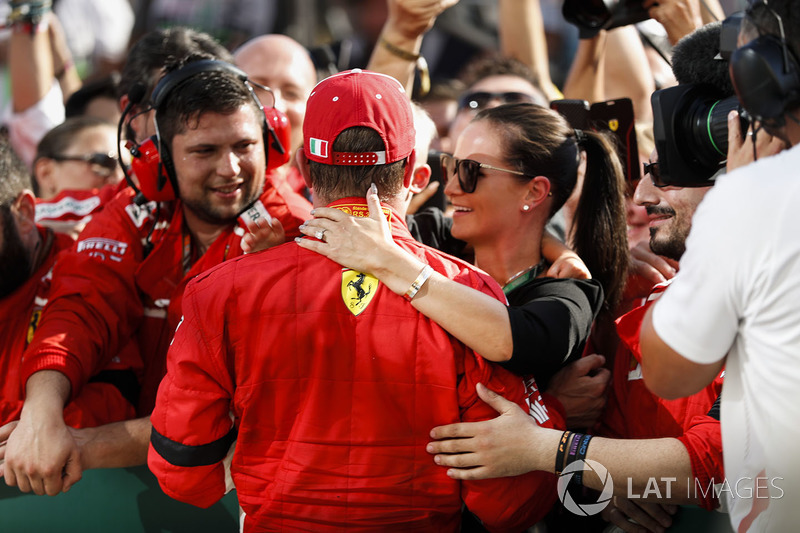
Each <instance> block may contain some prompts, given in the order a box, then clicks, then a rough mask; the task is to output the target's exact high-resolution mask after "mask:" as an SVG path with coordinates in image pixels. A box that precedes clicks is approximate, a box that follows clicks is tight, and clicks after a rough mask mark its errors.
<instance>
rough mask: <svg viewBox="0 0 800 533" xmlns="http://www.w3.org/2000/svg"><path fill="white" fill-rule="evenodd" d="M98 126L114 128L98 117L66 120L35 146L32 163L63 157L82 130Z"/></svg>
mask: <svg viewBox="0 0 800 533" xmlns="http://www.w3.org/2000/svg"><path fill="white" fill-rule="evenodd" d="M99 126H105V127H109V128H112V129H113V128H114V125H113V124H112V123H110V122H108V121H106V120H103V119H102V118H98V117H89V116H80V117H72V118H68V119H67V120H65V121H64V122H62V123H61V124H59V125H58V126H56V127H55V128H53V129H51V130H50V131H48V132H47V133H46V134H45V136H44V137H42V140H41V141H39V144H38V145H36V157H34V159H33V160H34V162H36V161H38V160H39V159H41V158H42V157H51V158H52V157H57V156H59V155H63V154H64V152H66V151H67V149H69V147H70V146H72V143H74V142H75V138H76V137H77V136H78V135H80V133H81V132H82V131H83V130H87V129H91V128H97V127H99Z"/></svg>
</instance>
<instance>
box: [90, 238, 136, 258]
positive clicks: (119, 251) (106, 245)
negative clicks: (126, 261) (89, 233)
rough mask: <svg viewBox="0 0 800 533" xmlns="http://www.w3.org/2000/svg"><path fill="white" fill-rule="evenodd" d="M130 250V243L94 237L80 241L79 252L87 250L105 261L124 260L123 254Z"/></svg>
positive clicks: (91, 254)
mask: <svg viewBox="0 0 800 533" xmlns="http://www.w3.org/2000/svg"><path fill="white" fill-rule="evenodd" d="M127 251H128V243H126V242H120V241H114V240H111V239H103V238H100V237H94V238H90V239H84V240H82V241H79V242H78V253H83V252H87V253H88V254H89V255H90V256H92V257H97V258H99V259H102V260H103V261H105V260H106V259H110V260H112V261H122V256H124V255H125V252H127Z"/></svg>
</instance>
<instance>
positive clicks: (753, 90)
mask: <svg viewBox="0 0 800 533" xmlns="http://www.w3.org/2000/svg"><path fill="white" fill-rule="evenodd" d="M784 56H786V60H787V62H788V67H789V68H788V72H786V71H785V70H786V69H784ZM730 74H731V81H732V82H733V87H734V89H735V90H736V96H737V97H738V98H739V102H741V104H742V107H744V109H745V110H746V111H747V112H748V113H749V114H750V115H751V116H752V117H753V118H755V119H757V120H771V119H772V120H774V119H779V118H781V117H782V116H783V114H784V113H785V112H786V111H787V110H788V109H791V108H792V107H794V106H795V105H797V104H798V103H800V69H799V68H798V65H797V62H796V61H795V59H794V57H792V55H791V53H789V52H788V51H787V54H784V50H783V45H782V44H781V41H780V40H779V39H777V38H775V37H774V36H772V35H762V36H761V37H758V38H757V39H754V40H753V41H751V42H750V43H748V44H746V45H744V46H742V47H740V48H737V49H736V50H735V51H734V52H733V54H732V55H731V61H730Z"/></svg>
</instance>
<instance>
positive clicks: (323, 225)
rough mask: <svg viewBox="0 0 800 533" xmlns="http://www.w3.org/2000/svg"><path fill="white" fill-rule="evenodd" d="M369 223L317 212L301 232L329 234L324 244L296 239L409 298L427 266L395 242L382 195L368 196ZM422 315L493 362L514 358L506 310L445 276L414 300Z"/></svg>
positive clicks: (329, 211) (433, 278)
mask: <svg viewBox="0 0 800 533" xmlns="http://www.w3.org/2000/svg"><path fill="white" fill-rule="evenodd" d="M367 202H368V203H369V207H370V217H369V218H356V217H351V216H349V215H346V214H344V213H342V212H341V211H339V210H338V209H330V208H317V209H315V210H314V211H313V214H314V216H315V218H314V219H312V220H310V221H308V222H306V223H305V224H304V225H303V226H301V227H300V231H301V232H302V233H303V234H305V235H308V236H310V237H313V236H314V235H315V234H316V233H317V232H318V231H320V230H325V234H324V237H325V241H324V242H322V241H318V240H311V239H296V241H297V242H298V244H299V245H300V246H301V247H303V248H307V249H309V250H313V251H315V252H317V253H320V254H322V255H324V256H326V257H328V258H330V259H332V260H333V261H336V262H337V263H339V264H342V265H345V266H347V267H349V268H353V269H355V270H358V271H360V272H368V273H370V274H372V275H373V276H375V277H377V278H378V279H380V280H381V281H382V282H383V283H384V284H385V285H386V286H387V287H388V288H389V289H390V290H391V291H392V292H394V293H396V294H399V295H404V294H405V293H406V291H408V289H409V287H410V286H411V283H412V282H413V281H414V280H415V279H417V276H418V275H419V274H420V272H421V271H422V269H423V267H424V266H425V264H424V263H423V262H422V261H420V260H419V259H417V258H416V257H414V256H412V255H411V254H409V253H406V252H405V251H404V250H403V249H402V248H400V247H399V246H397V245H396V244H395V243H394V241H393V240H392V238H391V230H390V229H389V226H388V224H387V223H386V220H385V218H383V216H382V214H381V213H382V211H381V208H380V200H379V199H378V195H377V194H369V195H368V196H367ZM411 305H413V306H414V307H415V308H416V309H417V310H418V311H419V312H421V313H422V314H424V315H425V316H427V317H428V318H430V319H431V320H433V321H435V322H436V323H437V324H439V325H440V326H441V327H442V328H444V329H445V330H446V331H448V332H449V333H450V334H451V335H453V336H454V337H456V338H457V339H458V340H460V341H461V342H463V343H464V344H466V345H467V346H469V347H470V348H472V349H473V350H474V351H475V352H477V353H479V354H480V355H481V356H483V357H484V358H486V359H488V360H490V361H507V360H508V359H510V358H511V353H512V351H513V342H512V339H511V325H510V323H509V319H508V312H507V310H506V306H505V305H503V304H502V303H501V302H499V301H497V300H495V299H494V298H491V297H490V296H488V295H486V294H483V293H481V292H479V291H476V290H473V289H471V288H470V287H467V286H466V285H462V284H460V283H457V282H455V281H452V280H449V279H447V278H446V277H444V276H442V275H440V274H437V273H435V272H434V273H433V275H431V277H430V278H429V279H428V281H427V282H426V283H425V284H424V285H423V286H422V288H421V289H420V290H419V292H418V293H417V295H416V296H415V297H414V299H413V300H412V301H411Z"/></svg>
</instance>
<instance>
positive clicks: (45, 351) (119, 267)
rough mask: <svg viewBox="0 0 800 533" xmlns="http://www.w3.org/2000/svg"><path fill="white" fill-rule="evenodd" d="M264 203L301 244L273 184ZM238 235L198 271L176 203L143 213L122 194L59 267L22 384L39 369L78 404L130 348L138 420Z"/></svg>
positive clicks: (233, 230)
mask: <svg viewBox="0 0 800 533" xmlns="http://www.w3.org/2000/svg"><path fill="white" fill-rule="evenodd" d="M260 202H261V204H263V207H264V208H266V211H267V212H269V214H270V215H271V216H272V217H273V218H275V219H277V220H279V221H280V222H281V224H283V227H284V230H285V233H286V237H287V238H292V237H295V236H299V235H300V233H299V230H298V227H299V225H300V224H301V223H302V222H303V221H304V220H305V219H306V218H308V216H309V214H308V211H304V212H303V211H301V209H300V208H290V207H289V205H288V204H287V201H286V199H285V197H284V195H283V194H281V193H279V192H278V191H277V190H276V189H275V187H274V186H273V185H272V182H271V180H269V179H267V180H266V183H265V189H264V192H263V194H262V195H261V196H260ZM256 204H258V202H256ZM295 205H302V204H299V203H298V204H295ZM305 205H307V206H310V204H308V203H307V202H306V203H305ZM249 212H250V211H248V213H249ZM262 213H263V212H262ZM255 216H258V215H255ZM262 216H263V215H262ZM240 218H241V217H240ZM242 235H244V229H243V228H242V226H240V225H236V224H231V225H230V226H229V227H227V228H225V229H224V230H223V231H222V233H221V234H220V235H219V237H217V239H216V240H215V241H214V243H213V244H212V245H211V246H210V247H209V248H208V250H207V251H206V252H205V253H204V254H203V255H202V256H201V257H199V258H197V259H196V260H194V261H193V262H192V259H193V258H192V252H191V248H192V247H191V237H190V236H189V232H188V229H187V228H186V227H185V223H184V217H183V209H182V207H181V203H180V200H175V201H172V202H165V203H161V204H156V203H155V202H149V203H146V204H144V205H137V204H136V202H135V201H134V192H133V190H131V189H130V188H128V189H125V190H123V191H122V192H121V193H120V194H119V195H117V196H116V197H115V198H114V199H113V200H111V201H109V202H108V203H107V204H106V205H105V207H104V208H103V209H102V210H101V211H99V212H97V213H95V214H94V215H93V217H92V220H91V221H90V222H89V224H88V225H87V226H86V228H85V229H84V231H83V232H82V233H81V235H80V237H79V238H78V241H77V242H76V245H75V246H74V247H73V248H72V249H70V250H69V251H67V252H65V253H64V256H63V257H62V258H60V260H59V261H58V264H57V265H56V268H55V270H54V275H53V289H52V296H51V301H50V303H49V304H48V306H47V307H46V308H45V310H44V314H43V317H42V321H41V324H40V326H39V329H38V330H37V332H36V335H35V336H34V338H33V341H32V342H31V345H30V346H29V348H28V350H27V351H26V352H25V357H24V361H23V368H22V373H21V379H22V383H25V382H26V381H27V379H28V378H29V377H30V375H31V374H33V373H34V372H37V371H39V370H45V369H50V370H58V371H60V372H62V373H63V374H65V375H66V376H67V377H68V378H69V380H70V382H71V384H72V395H73V398H74V397H75V396H76V395H77V394H78V393H79V392H80V391H81V388H82V387H83V385H84V384H86V383H87V381H88V380H89V379H90V377H91V376H92V375H94V374H96V373H97V372H98V371H99V370H100V369H102V368H103V367H104V366H105V365H106V364H107V363H108V362H109V361H110V360H113V358H115V356H117V355H118V354H119V353H121V352H122V351H123V350H126V351H127V349H128V348H127V346H126V344H128V343H131V342H132V343H134V344H135V346H136V352H138V353H139V354H141V357H142V363H141V364H140V366H143V369H144V370H143V374H142V375H141V376H140V383H141V387H142V388H141V396H140V399H139V402H138V403H139V408H138V412H139V414H140V416H143V415H147V414H149V413H150V411H152V407H153V404H154V403H155V393H156V390H157V388H158V383H159V382H160V381H161V378H162V377H163V375H164V372H165V359H166V353H167V348H168V347H169V343H170V341H171V339H172V335H173V333H174V331H175V327H176V326H177V325H178V322H179V320H180V317H181V314H182V313H181V300H182V296H183V289H184V288H185V285H186V283H187V282H188V281H189V280H190V279H191V278H193V277H194V276H196V275H197V274H200V273H201V272H204V271H205V270H208V269H209V268H211V267H213V266H216V265H218V264H219V263H221V262H222V261H225V260H226V259H230V258H232V257H236V256H239V255H241V254H242V249H241V246H240V242H241V237H242ZM148 251H149V253H147V252H148Z"/></svg>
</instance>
